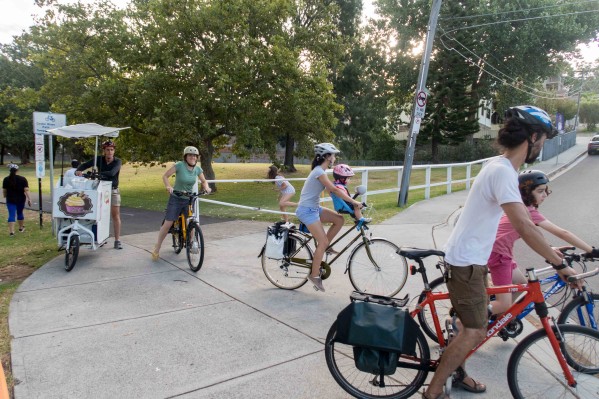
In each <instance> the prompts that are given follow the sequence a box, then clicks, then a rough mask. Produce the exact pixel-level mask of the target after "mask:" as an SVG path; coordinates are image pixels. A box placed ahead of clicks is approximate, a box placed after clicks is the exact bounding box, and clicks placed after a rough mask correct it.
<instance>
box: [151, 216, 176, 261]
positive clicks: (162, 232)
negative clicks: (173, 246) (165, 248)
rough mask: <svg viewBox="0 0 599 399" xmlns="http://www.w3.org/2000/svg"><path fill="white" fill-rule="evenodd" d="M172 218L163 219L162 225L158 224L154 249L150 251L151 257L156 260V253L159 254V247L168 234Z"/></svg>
mask: <svg viewBox="0 0 599 399" xmlns="http://www.w3.org/2000/svg"><path fill="white" fill-rule="evenodd" d="M173 222H174V221H173V220H165V221H164V223H163V224H162V226H160V231H158V241H156V244H155V245H154V251H152V259H154V260H158V255H159V254H160V247H162V242H163V241H164V238H165V237H166V235H167V234H168V230H169V229H170V228H171V226H172V225H173Z"/></svg>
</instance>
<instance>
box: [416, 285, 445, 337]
mask: <svg viewBox="0 0 599 399" xmlns="http://www.w3.org/2000/svg"><path fill="white" fill-rule="evenodd" d="M430 286H431V290H432V292H437V293H441V292H447V285H446V284H445V279H444V278H443V277H438V278H436V279H434V280H433V281H432V282H431V283H430ZM425 299H426V294H425V293H424V292H423V293H421V294H420V297H419V298H418V303H421V302H422V301H424V300H425ZM435 308H436V309H437V317H438V318H439V321H440V322H441V328H443V327H444V326H445V319H446V318H447V317H449V310H450V309H451V301H450V300H449V299H443V300H438V301H435ZM418 322H419V323H420V327H422V330H423V331H424V333H425V334H426V335H428V336H429V338H430V339H432V340H433V341H435V342H439V339H438V338H437V332H436V331H435V323H434V322H433V315H432V312H431V309H430V307H428V306H425V307H424V308H422V309H421V310H420V313H418ZM443 332H445V330H443Z"/></svg>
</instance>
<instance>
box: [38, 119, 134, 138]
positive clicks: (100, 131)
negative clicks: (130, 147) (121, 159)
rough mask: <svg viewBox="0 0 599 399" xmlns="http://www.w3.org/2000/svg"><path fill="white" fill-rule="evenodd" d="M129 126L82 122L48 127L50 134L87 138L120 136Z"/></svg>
mask: <svg viewBox="0 0 599 399" xmlns="http://www.w3.org/2000/svg"><path fill="white" fill-rule="evenodd" d="M124 129H129V127H110V126H102V125H98V124H97V123H80V124H78V125H70V126H63V127H59V128H56V129H48V134H51V135H53V136H61V137H68V138H86V137H96V136H106V137H119V131H121V130H124Z"/></svg>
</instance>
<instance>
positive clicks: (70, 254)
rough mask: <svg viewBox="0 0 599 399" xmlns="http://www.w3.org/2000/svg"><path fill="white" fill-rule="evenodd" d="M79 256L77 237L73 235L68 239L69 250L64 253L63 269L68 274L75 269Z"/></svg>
mask: <svg viewBox="0 0 599 399" xmlns="http://www.w3.org/2000/svg"><path fill="white" fill-rule="evenodd" d="M78 256H79V236H78V235H74V236H71V238H70V239H69V249H68V251H65V253H64V269H65V270H66V271H67V272H70V271H71V270H73V268H74V267H75V263H76V262H77V257H78Z"/></svg>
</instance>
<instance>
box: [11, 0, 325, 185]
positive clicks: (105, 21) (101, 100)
mask: <svg viewBox="0 0 599 399" xmlns="http://www.w3.org/2000/svg"><path fill="white" fill-rule="evenodd" d="M318 3H319V2H316V1H314V2H311V1H299V0H298V2H297V4H296V3H294V2H293V1H290V0H222V1H220V0H219V1H201V0H177V1H166V0H134V1H132V3H131V4H130V6H129V8H128V9H127V10H117V9H115V8H114V7H113V6H112V5H110V4H109V3H106V2H101V1H99V2H97V3H95V4H94V5H91V6H85V5H82V4H74V5H58V4H57V5H54V7H53V8H52V9H51V11H50V12H48V13H47V15H46V17H45V19H44V20H43V21H42V23H40V24H39V25H37V26H35V27H33V28H32V32H31V35H26V36H24V37H23V38H21V40H23V41H27V42H28V43H29V45H30V47H31V48H32V49H35V50H36V53H35V55H34V57H33V58H34V60H35V62H36V63H38V64H39V65H41V66H42V67H43V68H44V71H45V73H46V76H48V82H47V84H46V85H45V86H44V90H45V91H46V92H47V93H49V95H51V96H52V98H53V99H54V100H55V101H54V102H53V108H54V110H56V111H58V110H62V111H63V112H65V113H67V114H69V116H70V120H71V121H75V122H83V121H86V122H87V121H89V120H93V121H96V122H98V123H106V124H111V125H129V126H131V128H132V131H131V132H124V133H123V134H122V136H121V138H120V139H119V147H120V148H121V150H119V154H120V155H121V156H123V158H125V159H127V160H132V161H140V162H148V163H152V162H156V161H158V162H163V161H167V160H173V159H179V158H180V156H181V155H180V152H181V149H182V148H183V147H184V146H186V145H190V144H192V145H196V146H198V148H199V150H200V153H201V165H202V168H203V169H204V171H205V175H206V177H207V178H208V179H212V178H214V177H215V176H214V171H213V168H212V157H213V155H214V154H215V153H217V152H218V150H219V149H220V148H222V147H223V146H224V145H225V144H227V143H229V142H230V141H231V139H234V145H233V150H234V151H235V152H236V153H238V154H240V155H244V154H248V153H251V152H259V151H264V150H269V149H270V148H271V146H272V142H273V140H271V139H272V138H273V134H274V133H273V132H277V133H278V135H281V133H282V130H281V128H284V129H286V130H287V129H288V127H289V126H302V128H301V129H299V130H298V132H297V134H296V133H295V132H294V133H293V134H294V139H295V140H297V141H298V142H299V145H298V148H299V149H300V151H301V150H302V148H308V147H309V145H308V143H309V142H311V141H316V140H320V139H323V138H330V137H331V134H332V131H331V128H332V127H333V126H334V118H333V113H334V112H335V110H336V109H337V106H336V104H335V102H334V97H333V96H332V95H331V86H330V84H329V83H328V82H327V81H326V78H324V77H325V76H326V75H325V74H324V71H325V69H324V67H323V65H326V64H327V61H328V57H329V56H328V49H330V48H334V47H335V45H336V41H335V37H334V35H333V34H332V32H334V31H332V30H331V29H330V28H331V24H330V23H329V21H330V20H331V19H332V14H330V12H331V10H333V9H332V8H331V9H328V8H327V9H325V10H324V11H327V12H328V14H327V13H325V14H324V15H318V17H319V18H312V20H311V21H312V22H311V24H309V25H308V26H304V27H303V28H302V29H300V30H298V28H297V25H294V24H293V23H291V22H293V19H294V18H296V17H297V15H298V14H297V10H296V7H297V5H298V4H299V5H305V6H306V7H308V6H311V5H315V4H318ZM319 10H320V11H323V10H322V9H319ZM289 90H292V92H291V93H289ZM289 110H293V113H292V115H294V116H295V117H296V118H295V119H293V118H292V117H291V116H290V115H289V112H288V111H289ZM281 115H284V116H283V117H282V116H281ZM299 117H301V119H298V118H299ZM283 122H284V123H285V124H284V125H283V124H282V123H283Z"/></svg>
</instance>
